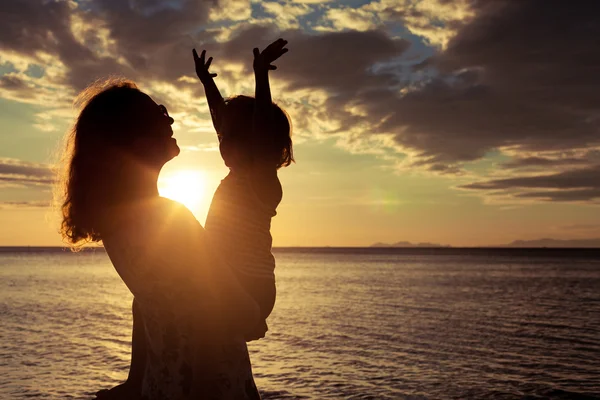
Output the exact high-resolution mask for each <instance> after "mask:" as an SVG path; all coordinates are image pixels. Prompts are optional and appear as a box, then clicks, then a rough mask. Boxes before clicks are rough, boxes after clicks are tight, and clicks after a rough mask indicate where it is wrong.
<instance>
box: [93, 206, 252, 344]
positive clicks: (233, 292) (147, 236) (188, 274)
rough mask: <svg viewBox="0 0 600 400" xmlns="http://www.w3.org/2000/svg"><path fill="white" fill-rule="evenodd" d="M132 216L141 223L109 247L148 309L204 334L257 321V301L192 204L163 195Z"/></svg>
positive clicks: (239, 329) (108, 243)
mask: <svg viewBox="0 0 600 400" xmlns="http://www.w3.org/2000/svg"><path fill="white" fill-rule="evenodd" d="M130 215H131V218H130V221H140V222H139V223H138V222H132V223H131V225H129V226H125V227H123V229H121V230H120V231H119V232H118V233H116V234H115V235H112V236H111V237H107V238H105V240H104V245H105V247H106V250H107V252H108V254H109V256H110V258H111V260H112V262H113V264H114V266H115V269H116V270H117V272H118V273H119V275H120V276H121V278H122V279H123V281H124V282H125V284H126V285H127V287H128V288H129V290H130V291H131V293H132V294H133V295H134V297H135V299H136V301H138V302H139V304H140V306H141V307H142V308H143V309H146V310H148V311H149V312H157V313H160V314H162V315H167V314H171V315H173V317H175V318H184V319H186V320H190V322H194V321H197V329H198V334H200V335H210V336H214V335H219V334H222V333H225V332H229V333H231V332H234V333H240V334H242V333H244V332H245V331H247V330H249V329H251V328H252V327H254V326H255V325H256V324H257V323H258V321H259V315H260V311H259V307H258V305H257V304H256V302H254V300H253V299H252V298H251V297H250V296H249V295H248V294H247V293H246V292H245V291H244V289H243V288H242V287H241V285H240V284H239V282H238V281H237V280H236V279H235V276H233V272H232V271H231V269H230V268H229V267H228V266H227V265H226V264H224V263H223V262H222V261H221V260H220V259H219V258H218V257H216V256H215V255H214V250H213V249H212V248H211V246H210V243H209V242H208V237H207V235H206V232H205V231H204V229H203V228H202V226H201V225H200V224H199V223H198V221H197V220H196V218H195V217H194V216H193V214H192V213H191V212H190V211H189V210H188V209H187V208H185V207H184V206H183V205H181V204H178V203H176V202H173V201H170V200H166V199H160V201H157V202H155V203H154V204H153V205H151V206H149V207H138V208H136V209H132V210H131V212H130ZM142 221H143V222H142ZM215 337H218V336H215Z"/></svg>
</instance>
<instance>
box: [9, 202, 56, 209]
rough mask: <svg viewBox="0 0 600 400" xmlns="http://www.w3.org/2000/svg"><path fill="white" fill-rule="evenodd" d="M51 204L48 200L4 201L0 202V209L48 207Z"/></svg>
mask: <svg viewBox="0 0 600 400" xmlns="http://www.w3.org/2000/svg"><path fill="white" fill-rule="evenodd" d="M51 205H52V204H51V203H50V202H49V201H4V202H0V209H1V210H6V209H24V208H28V209H31V208H48V207H50V206H51Z"/></svg>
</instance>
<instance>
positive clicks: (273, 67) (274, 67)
mask: <svg viewBox="0 0 600 400" xmlns="http://www.w3.org/2000/svg"><path fill="white" fill-rule="evenodd" d="M269 69H270V70H271V71H274V70H276V69H277V67H276V66H274V65H269Z"/></svg>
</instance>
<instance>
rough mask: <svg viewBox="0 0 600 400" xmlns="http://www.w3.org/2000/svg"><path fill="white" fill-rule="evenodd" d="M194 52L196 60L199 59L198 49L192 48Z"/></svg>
mask: <svg viewBox="0 0 600 400" xmlns="http://www.w3.org/2000/svg"><path fill="white" fill-rule="evenodd" d="M192 54H193V55H194V60H197V59H198V52H197V51H196V49H192Z"/></svg>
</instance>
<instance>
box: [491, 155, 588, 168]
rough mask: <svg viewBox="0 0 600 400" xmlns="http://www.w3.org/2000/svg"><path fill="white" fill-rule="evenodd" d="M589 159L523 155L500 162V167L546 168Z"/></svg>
mask: <svg viewBox="0 0 600 400" xmlns="http://www.w3.org/2000/svg"><path fill="white" fill-rule="evenodd" d="M588 163H589V161H588V160H587V159H585V158H575V157H565V158H546V157H524V158H515V159H514V160H511V161H507V162H504V163H502V164H500V166H501V167H503V168H507V169H511V168H529V167H532V168H546V167H561V166H573V165H585V164H588Z"/></svg>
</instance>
